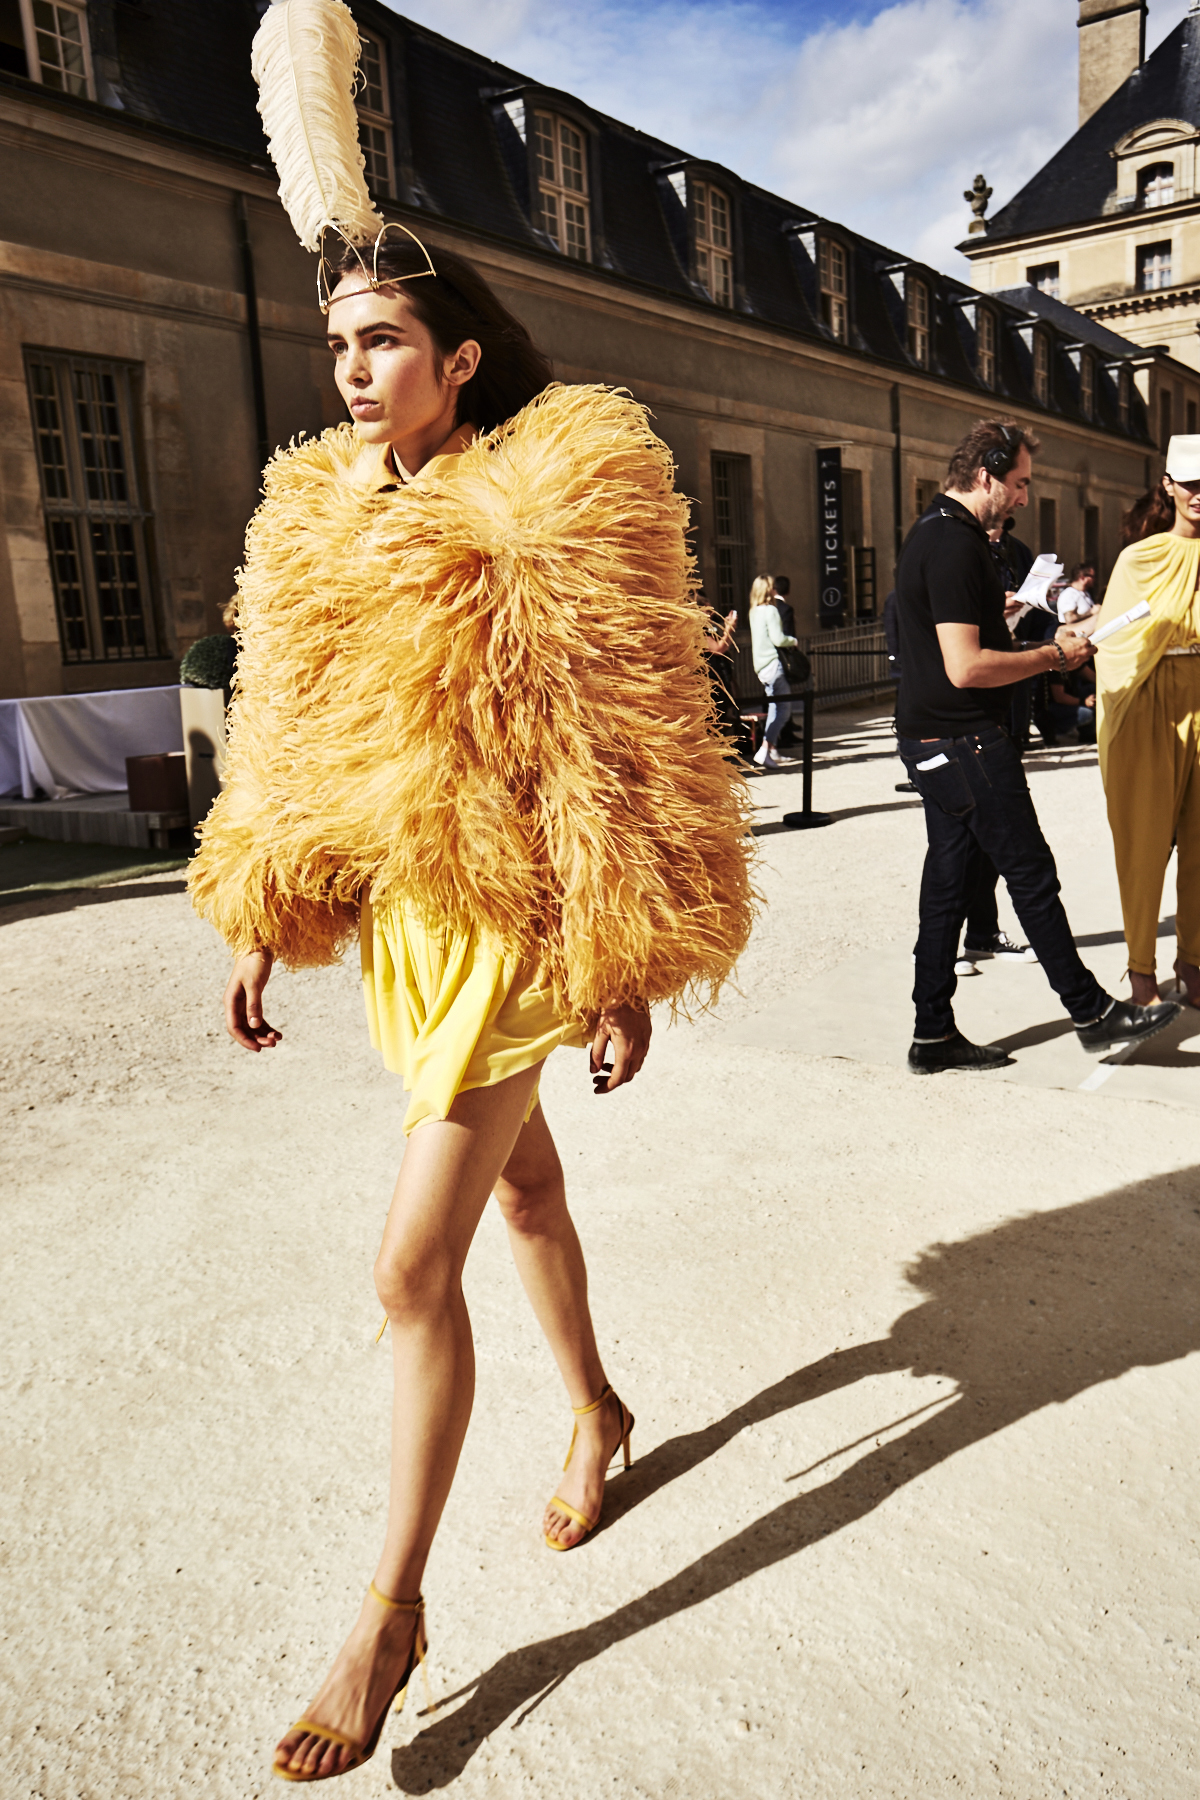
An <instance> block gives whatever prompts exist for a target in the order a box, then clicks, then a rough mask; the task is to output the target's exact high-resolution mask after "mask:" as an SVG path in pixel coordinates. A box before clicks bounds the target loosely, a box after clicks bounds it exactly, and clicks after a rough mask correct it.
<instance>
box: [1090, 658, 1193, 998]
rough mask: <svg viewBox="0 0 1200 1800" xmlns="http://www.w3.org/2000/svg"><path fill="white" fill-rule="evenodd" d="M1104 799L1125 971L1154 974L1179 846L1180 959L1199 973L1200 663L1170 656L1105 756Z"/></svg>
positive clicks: (1135, 703)
mask: <svg viewBox="0 0 1200 1800" xmlns="http://www.w3.org/2000/svg"><path fill="white" fill-rule="evenodd" d="M1107 763H1108V766H1107V772H1106V782H1105V794H1106V798H1107V800H1108V822H1109V825H1110V826H1111V828H1112V835H1113V850H1114V852H1115V853H1116V859H1117V879H1118V881H1119V882H1120V885H1121V912H1122V915H1123V918H1124V922H1125V943H1126V946H1127V948H1128V950H1129V967H1130V969H1131V970H1133V971H1134V972H1135V973H1136V974H1139V975H1153V974H1154V972H1155V970H1154V960H1155V950H1156V947H1157V942H1158V914H1159V908H1160V907H1161V905H1162V894H1163V880H1164V877H1165V876H1166V873H1167V863H1168V862H1169V861H1170V858H1171V844H1172V841H1174V843H1175V844H1176V846H1177V849H1178V862H1177V865H1176V872H1175V883H1176V891H1177V899H1176V909H1175V913H1176V916H1175V935H1176V938H1177V940H1178V945H1179V950H1178V954H1179V958H1180V960H1181V961H1183V962H1189V963H1195V964H1197V965H1198V966H1200V656H1164V657H1162V658H1161V660H1160V661H1159V662H1158V664H1157V665H1156V666H1155V668H1154V669H1153V670H1152V672H1151V673H1150V674H1149V675H1148V676H1147V677H1146V680H1145V681H1144V682H1143V684H1142V687H1141V689H1140V690H1139V692H1138V693H1137V694H1136V695H1135V696H1134V698H1133V699H1132V700H1131V701H1130V703H1129V710H1128V712H1127V713H1126V715H1125V717H1124V719H1123V720H1122V722H1121V727H1120V731H1119V732H1118V735H1117V736H1116V737H1115V738H1114V739H1113V741H1112V743H1111V745H1110V746H1109V749H1108V758H1107Z"/></svg>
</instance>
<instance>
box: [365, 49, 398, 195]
mask: <svg viewBox="0 0 1200 1800" xmlns="http://www.w3.org/2000/svg"><path fill="white" fill-rule="evenodd" d="M358 35H359V40H360V42H361V44H362V55H361V56H360V58H359V63H358V93H357V95H356V96H355V99H356V104H357V106H358V141H359V144H360V145H361V147H362V153H363V162H364V163H365V165H366V171H367V186H368V187H369V188H370V189H371V192H372V193H374V194H380V195H381V196H382V197H383V198H384V199H386V200H391V199H394V198H395V194H396V183H395V177H394V174H393V170H392V105H391V100H390V98H389V95H388V78H387V56H386V52H385V50H384V46H383V43H382V41H381V40H380V39H379V38H376V37H372V36H371V34H370V33H369V32H366V31H360V32H359V34H358Z"/></svg>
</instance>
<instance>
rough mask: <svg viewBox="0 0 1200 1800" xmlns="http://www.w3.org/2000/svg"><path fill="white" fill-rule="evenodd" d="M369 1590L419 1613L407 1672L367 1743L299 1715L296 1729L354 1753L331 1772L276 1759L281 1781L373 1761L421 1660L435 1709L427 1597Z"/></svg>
mask: <svg viewBox="0 0 1200 1800" xmlns="http://www.w3.org/2000/svg"><path fill="white" fill-rule="evenodd" d="M368 1591H369V1593H370V1595H371V1598H372V1599H373V1600H378V1602H379V1604H380V1606H386V1607H387V1608H388V1609H389V1610H390V1611H392V1612H407V1613H416V1615H417V1629H416V1631H415V1633H414V1634H413V1646H412V1649H411V1650H410V1651H409V1655H408V1661H407V1662H406V1663H405V1665H404V1673H403V1675H401V1677H400V1679H399V1681H398V1682H397V1683H396V1686H395V1687H394V1688H393V1689H392V1692H391V1695H390V1697H389V1699H388V1700H387V1702H386V1704H385V1705H384V1708H383V1711H382V1712H381V1713H380V1715H379V1719H378V1721H377V1723H376V1726H375V1729H374V1731H373V1732H372V1733H371V1735H370V1737H369V1738H368V1739H367V1741H366V1743H365V1744H359V1743H356V1742H355V1741H354V1739H353V1738H348V1737H343V1736H342V1734H341V1732H340V1731H333V1730H331V1728H330V1727H329V1726H328V1725H318V1724H316V1723H315V1721H314V1720H312V1719H297V1720H296V1723H295V1724H294V1725H293V1726H292V1730H293V1731H305V1732H307V1733H308V1735H309V1736H310V1737H315V1738H320V1739H321V1740H322V1741H323V1742H324V1743H327V1744H339V1745H340V1746H341V1747H342V1749H344V1750H351V1751H353V1753H354V1754H353V1756H352V1758H351V1760H350V1761H349V1762H348V1763H346V1764H344V1765H343V1767H342V1768H340V1769H331V1770H330V1772H329V1773H328V1774H327V1775H318V1774H312V1775H306V1774H304V1772H303V1771H302V1770H299V1769H297V1770H293V1769H289V1768H288V1766H287V1764H286V1763H279V1762H277V1763H273V1764H272V1765H271V1772H272V1774H274V1775H278V1776H279V1779H280V1780H281V1781H332V1780H333V1778H334V1776H335V1775H348V1774H349V1773H350V1771H351V1769H361V1767H362V1765H363V1764H364V1763H365V1762H370V1760H371V1758H372V1757H373V1756H374V1754H375V1752H376V1750H377V1749H378V1747H379V1740H380V1738H381V1737H382V1735H383V1728H384V1726H385V1725H386V1723H387V1718H388V1714H389V1713H390V1712H400V1711H401V1709H402V1708H403V1706H404V1697H405V1695H406V1694H407V1693H408V1684H409V1682H410V1681H411V1679H412V1674H413V1670H414V1669H415V1668H416V1667H417V1665H418V1663H419V1664H420V1666H421V1674H422V1676H423V1677H424V1681H425V1701H426V1704H427V1706H428V1707H429V1710H430V1711H431V1712H432V1711H433V1701H432V1699H431V1698H430V1693H429V1676H428V1674H427V1673H426V1669H425V1658H426V1657H427V1656H428V1654H429V1639H428V1637H427V1636H426V1632H425V1600H424V1597H423V1596H422V1595H420V1594H418V1595H417V1597H416V1599H415V1600H393V1599H391V1598H390V1596H389V1595H387V1594H381V1593H380V1591H379V1589H378V1588H377V1587H376V1586H375V1583H374V1582H372V1583H371V1586H370V1589H369V1590H368Z"/></svg>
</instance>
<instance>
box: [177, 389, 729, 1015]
mask: <svg viewBox="0 0 1200 1800" xmlns="http://www.w3.org/2000/svg"><path fill="white" fill-rule="evenodd" d="M360 449H361V446H360V444H359V442H358V440H357V439H356V437H355V435H354V431H353V428H352V427H351V426H349V425H343V426H341V427H339V428H338V429H336V430H332V431H327V432H326V433H325V434H324V435H323V436H322V437H321V438H319V439H315V440H311V441H308V442H303V443H301V444H299V445H297V446H293V447H292V448H291V449H290V450H287V451H284V452H281V453H280V454H279V455H278V456H276V457H275V459H274V460H273V462H272V463H271V465H270V467H269V468H268V470H267V473H266V480H265V498H264V500H263V503H262V505H261V507H260V508H259V510H258V512H257V514H256V515H255V517H254V519H253V521H252V522H251V525H250V530H249V533H248V537H247V553H246V566H245V568H244V570H242V571H241V574H240V576H239V583H238V586H239V601H238V622H239V633H240V645H241V647H240V654H239V659H238V674H237V685H236V692H235V697H234V704H233V708H232V713H231V729H230V741H229V749H228V758H227V763H226V787H225V791H224V792H223V793H222V794H221V796H220V798H219V799H218V801H217V802H216V804H215V806H214V807H213V809H212V812H211V813H210V814H209V817H208V819H207V821H206V822H205V825H204V828H203V831H202V835H201V847H200V851H199V854H198V856H197V857H196V859H195V861H194V863H193V865H192V871H191V875H190V881H189V885H190V887H191V893H192V901H193V905H194V906H195V907H196V910H197V911H198V912H199V913H200V914H201V915H202V916H203V917H204V918H207V919H209V920H211V922H212V923H213V925H214V926H215V927H216V929H217V930H218V931H219V932H220V934H221V936H222V937H223V938H224V939H225V940H226V942H227V943H228V944H229V945H230V947H231V948H232V949H233V950H234V951H235V952H244V951H246V950H249V949H251V948H252V947H254V946H261V947H264V948H268V949H270V950H272V951H274V952H275V953H276V955H277V956H278V957H280V958H281V959H282V960H283V961H284V962H285V963H287V964H289V965H290V966H291V967H293V968H299V967H304V966H312V965H316V964H322V963H329V962H332V961H334V960H335V959H336V958H337V957H338V956H340V954H341V953H342V952H343V950H344V948H345V946H346V944H347V941H348V940H349V939H350V937H351V936H352V934H353V933H354V931H355V929H356V924H357V917H358V905H359V901H360V898H361V897H363V896H365V895H367V894H370V895H371V897H372V901H373V903H374V904H375V905H376V906H377V907H382V906H386V904H387V903H388V901H389V900H390V899H397V900H399V899H403V900H404V901H405V902H406V904H408V905H409V906H410V907H412V908H414V909H415V910H416V911H417V912H418V913H419V915H420V916H421V917H423V918H424V919H425V920H426V921H427V922H428V923H429V924H430V925H432V926H434V927H438V926H441V925H445V924H448V925H449V926H450V927H451V928H452V929H457V930H462V929H469V927H470V926H472V925H474V926H475V927H476V928H477V929H478V930H479V931H480V932H481V933H482V934H483V935H484V936H485V937H486V938H488V939H489V940H490V941H492V942H494V943H495V944H497V945H498V946H499V947H500V948H502V949H503V950H504V951H505V952H508V953H514V952H515V953H519V954H520V955H522V956H531V957H535V958H537V959H538V960H540V962H541V963H542V965H543V967H544V968H545V970H546V972H547V974H548V976H549V977H550V979H551V981H552V983H553V988H554V994H555V999H556V1002H557V1004H558V1005H559V1006H560V1007H561V1009H562V1011H563V1013H564V1015H566V1016H573V1017H576V1018H578V1019H579V1020H580V1021H582V1022H585V1023H586V1022H590V1021H591V1020H592V1019H594V1017H595V1015H596V1013H597V1012H598V1011H599V1009H600V1008H601V1006H603V1005H605V1004H608V1003H612V1002H621V1001H628V1000H638V1001H660V1000H666V1001H670V1002H672V1003H678V1002H683V1001H686V1000H687V999H688V998H694V999H697V1000H699V1001H700V1002H701V1003H707V1002H708V1001H710V1000H711V999H712V998H714V997H715V995H716V992H717V990H718V989H719V987H720V985H721V983H722V981H723V980H724V979H725V977H726V976H727V975H728V974H729V972H730V970H731V969H732V967H733V965H734V962H735V961H736V959H737V957H738V955H739V954H740V952H741V950H742V948H743V946H744V945H745V942H746V939H747V936H748V934H749V930H750V924H751V919H752V914H753V894H752V890H751V885H750V878H749V861H750V850H751V841H750V837H749V822H748V806H747V801H746V798H745V792H746V790H745V784H744V783H743V782H742V780H741V779H740V777H739V776H738V775H737V774H736V772H735V770H734V769H733V767H732V766H731V760H730V759H731V752H730V749H729V747H728V745H727V744H726V743H725V742H724V740H723V739H722V738H721V737H720V736H719V735H718V733H717V730H716V726H715V723H714V719H713V715H712V709H711V699H710V691H709V686H708V682H707V679H706V676H705V674H704V670H703V666H702V657H701V642H702V636H703V616H702V613H701V610H700V608H699V606H698V605H697V600H696V588H695V576H694V570H693V566H692V564H691V561H690V558H689V556H688V552H687V549H686V545H685V542H684V526H685V523H686V512H687V508H686V502H685V501H684V500H683V499H682V498H681V497H680V496H679V495H678V494H676V492H675V490H674V483H673V475H674V471H673V465H672V460H671V455H670V452H669V451H668V450H667V448H666V446H665V445H664V444H663V443H661V442H660V441H659V439H658V438H656V437H655V436H654V434H653V432H652V431H651V429H650V427H649V424H648V423H647V418H646V414H645V412H644V411H643V409H642V408H641V407H639V406H637V405H636V404H635V403H634V402H633V401H632V400H631V399H630V398H629V397H628V396H627V395H625V394H621V393H615V392H611V391H609V390H606V389H604V388H599V387H561V386H555V387H550V388H548V389H547V390H546V392H545V393H544V394H542V395H540V396H539V397H538V399H537V400H535V401H534V402H533V403H532V404H531V405H529V406H527V407H526V408H525V409H524V411H523V412H521V413H519V414H518V415H517V416H516V417H515V418H514V419H512V420H510V421H509V423H508V424H507V425H505V426H502V427H500V428H499V429H498V430H497V431H494V432H492V433H491V434H490V435H489V436H487V437H485V438H480V439H478V440H477V441H476V442H475V443H474V444H473V445H472V446H471V447H470V448H469V449H467V450H466V451H465V452H464V453H463V454H462V455H461V456H459V457H456V458H455V460H454V465H453V468H452V473H450V474H448V475H443V474H441V473H438V474H435V475H434V476H432V477H431V478H430V479H428V480H425V479H422V481H421V482H419V483H417V484H415V485H413V486H411V487H407V488H403V489H401V490H400V491H399V492H395V493H384V494H380V493H375V492H370V491H368V490H367V489H365V488H364V487H363V486H361V485H359V484H356V482H355V481H354V480H353V478H352V473H351V472H352V468H353V465H354V463H355V461H356V458H357V457H358V455H359V454H360ZM442 467H443V465H439V470H440V469H441V468H442Z"/></svg>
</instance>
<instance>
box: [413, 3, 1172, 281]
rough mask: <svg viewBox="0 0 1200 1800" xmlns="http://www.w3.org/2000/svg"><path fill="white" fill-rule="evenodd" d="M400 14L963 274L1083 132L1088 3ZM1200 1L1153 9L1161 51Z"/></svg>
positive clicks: (621, 6)
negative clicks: (979, 176)
mask: <svg viewBox="0 0 1200 1800" xmlns="http://www.w3.org/2000/svg"><path fill="white" fill-rule="evenodd" d="M389 4H392V5H393V9H394V10H395V11H396V12H399V13H403V14H404V15H405V16H406V17H408V18H411V19H417V20H419V21H420V22H421V23H422V24H424V25H428V26H430V27H431V28H432V29H433V30H435V31H440V32H441V33H442V34H443V35H444V36H446V37H449V38H453V39H455V40H456V41H457V42H459V43H463V44H468V45H470V46H471V48H472V49H475V50H480V51H482V52H483V53H484V54H485V55H488V56H493V57H495V58H496V59H497V61H500V62H503V63H507V64H508V65H509V66H510V67H511V68H515V69H518V70H520V71H521V72H522V73H524V74H526V75H530V76H532V77H534V78H535V79H537V80H539V81H543V82H545V83H546V84H547V85H548V86H553V87H558V88H564V89H566V90H567V91H568V92H570V93H574V94H578V95H579V97H580V98H581V99H583V100H586V101H587V102H588V103H589V104H590V105H592V106H595V107H596V108H597V109H598V110H600V111H602V112H606V113H610V114H612V115H613V116H614V117H616V118H619V119H623V120H625V121H626V122H627V123H628V124H631V125H636V126H639V127H640V128H641V129H642V130H644V131H648V132H653V133H654V134H655V135H657V136H661V137H663V138H666V139H667V140H668V142H671V143H674V144H677V145H679V146H680V148H681V149H684V150H688V151H690V152H691V153H692V154H694V155H697V156H704V157H706V158H710V159H711V160H713V161H715V162H720V163H724V164H725V165H726V167H728V168H731V169H735V170H736V171H737V172H738V174H740V175H742V176H744V177H745V178H746V179H748V180H750V181H755V182H758V183H759V184H760V185H761V186H763V187H766V188H770V189H771V190H772V191H773V192H775V193H779V194H783V195H784V196H786V197H787V198H788V199H790V200H794V201H796V202H797V204H799V205H803V206H810V207H812V208H814V209H815V210H817V211H820V212H823V213H824V214H825V215H826V216H827V217H829V218H833V219H840V220H842V221H844V222H845V223H846V224H847V225H850V226H852V227H854V228H855V229H856V230H858V231H862V232H865V233H867V234H868V235H870V236H872V237H875V238H878V239H879V240H880V241H881V242H883V243H885V244H887V245H889V246H890V247H891V248H893V249H896V250H901V251H904V252H906V253H907V254H909V255H913V256H918V257H921V258H922V259H923V260H925V261H927V262H929V263H930V264H931V265H932V266H933V267H935V268H941V269H946V270H948V271H950V272H951V273H954V274H957V275H963V276H965V275H966V274H967V273H968V265H967V264H966V263H965V262H964V261H963V259H962V258H961V257H960V256H959V255H958V253H957V251H956V250H955V248H954V246H955V244H956V243H957V242H959V241H960V240H961V239H962V238H963V237H965V236H966V231H967V226H968V225H969V223H970V217H971V215H970V209H969V208H968V207H967V205H966V203H965V201H964V200H963V198H962V192H963V189H964V188H967V187H969V186H970V184H971V180H972V178H973V176H974V175H975V173H976V172H977V171H979V170H981V171H982V172H983V173H984V174H985V175H986V176H987V178H988V180H989V182H990V183H991V184H992V186H993V188H994V189H995V198H994V199H993V201H992V209H993V211H994V210H995V209H996V207H998V206H999V205H1001V204H1002V203H1003V202H1004V201H1005V200H1006V199H1008V198H1009V197H1010V196H1011V195H1012V194H1013V193H1015V192H1016V190H1017V189H1018V188H1019V187H1020V186H1021V185H1022V184H1023V183H1024V182H1025V181H1027V180H1028V179H1029V177H1030V176H1031V175H1033V174H1034V173H1035V172H1036V171H1037V169H1039V168H1040V167H1041V165H1042V163H1044V162H1045V161H1046V159H1047V158H1048V157H1049V156H1050V155H1051V154H1052V153H1053V152H1054V151H1055V150H1056V149H1057V148H1058V146H1059V145H1060V144H1061V143H1063V142H1064V141H1065V139H1066V138H1067V137H1069V136H1070V134H1071V132H1072V131H1073V130H1074V129H1075V122H1076V102H1077V93H1078V63H1077V56H1078V33H1077V30H1076V24H1075V21H1076V19H1077V17H1078V10H1079V9H1078V6H1077V4H1076V0H838V3H837V4H836V5H829V4H827V3H826V0H587V4H580V3H579V0H389ZM1188 4H1189V0H1151V5H1150V40H1149V41H1150V45H1151V47H1153V45H1155V44H1157V43H1158V42H1160V41H1161V39H1162V38H1163V37H1164V36H1166V34H1167V32H1168V31H1170V30H1172V29H1173V28H1174V27H1175V25H1177V24H1178V22H1179V20H1180V19H1181V18H1183V17H1184V16H1185V14H1186V13H1187V10H1188Z"/></svg>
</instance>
